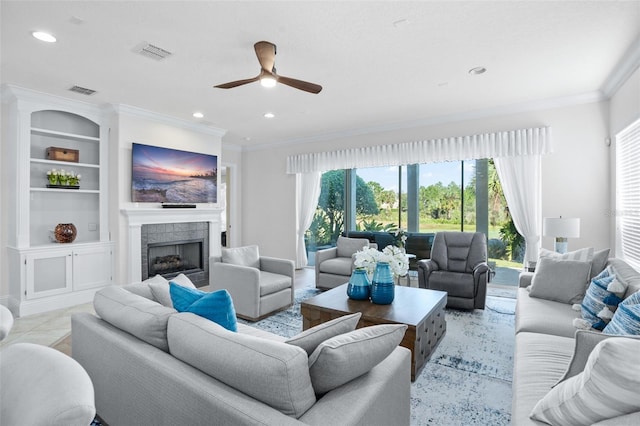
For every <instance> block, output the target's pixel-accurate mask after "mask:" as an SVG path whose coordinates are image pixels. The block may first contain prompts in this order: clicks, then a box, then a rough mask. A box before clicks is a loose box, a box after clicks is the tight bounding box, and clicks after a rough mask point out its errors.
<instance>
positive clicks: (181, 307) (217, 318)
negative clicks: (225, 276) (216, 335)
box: [169, 281, 238, 331]
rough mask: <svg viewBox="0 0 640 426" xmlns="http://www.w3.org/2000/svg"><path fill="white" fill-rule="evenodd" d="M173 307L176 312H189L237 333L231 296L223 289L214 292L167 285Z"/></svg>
mask: <svg viewBox="0 0 640 426" xmlns="http://www.w3.org/2000/svg"><path fill="white" fill-rule="evenodd" d="M169 291H170V293H171V300H172V302H173V307H174V308H175V309H176V310H177V311H178V312H191V313H193V314H196V315H199V316H201V317H204V318H207V319H208V320H210V321H213V322H215V323H217V324H220V325H221V326H223V327H224V328H226V329H227V330H229V331H237V330H238V324H237V320H236V310H235V308H234V307H233V300H231V295H230V294H229V292H228V291H227V290H225V289H222V290H217V291H214V292H211V293H209V292H206V291H200V290H198V289H195V288H187V287H183V286H180V285H178V284H176V283H174V282H173V281H171V282H170V283H169Z"/></svg>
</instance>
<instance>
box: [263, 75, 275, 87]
mask: <svg viewBox="0 0 640 426" xmlns="http://www.w3.org/2000/svg"><path fill="white" fill-rule="evenodd" d="M260 84H261V85H262V87H274V86H275V85H276V79H275V78H273V77H271V76H264V77H262V78H261V79H260Z"/></svg>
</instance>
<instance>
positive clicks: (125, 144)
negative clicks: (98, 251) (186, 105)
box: [109, 106, 224, 284]
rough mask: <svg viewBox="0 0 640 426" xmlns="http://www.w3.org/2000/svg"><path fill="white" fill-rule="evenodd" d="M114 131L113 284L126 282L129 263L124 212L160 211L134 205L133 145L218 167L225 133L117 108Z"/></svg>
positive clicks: (110, 164) (112, 137) (112, 173)
mask: <svg viewBox="0 0 640 426" xmlns="http://www.w3.org/2000/svg"><path fill="white" fill-rule="evenodd" d="M116 110H117V112H116V113H115V118H116V119H115V120H114V125H113V128H112V130H111V140H110V141H109V143H110V144H112V146H111V149H110V159H109V160H110V163H109V173H110V184H112V185H111V187H110V190H111V191H112V193H111V194H110V197H109V199H110V206H109V211H110V213H111V215H110V223H111V239H112V240H114V241H116V256H115V259H116V261H115V267H116V275H115V277H114V283H116V284H120V283H126V282H127V278H126V277H127V275H126V274H127V261H128V259H129V257H130V256H129V253H128V241H129V230H128V226H127V220H126V217H125V216H124V215H123V214H122V212H121V211H120V210H121V209H123V208H127V209H130V208H148V207H152V206H154V207H158V206H159V204H158V203H132V202H131V144H132V143H133V142H136V143H141V144H146V145H155V146H161V147H165V148H175V149H181V150H185V151H194V152H201V153H205V154H213V155H217V156H218V167H219V166H220V163H221V160H222V155H221V154H222V142H221V141H222V135H223V134H224V132H223V131H221V130H219V129H211V128H209V127H205V126H202V127H198V126H196V125H190V124H187V123H184V125H183V123H180V122H179V121H178V120H175V119H170V118H167V117H163V116H160V115H154V114H153V113H147V112H144V111H140V110H137V109H134V108H130V107H122V106H120V107H117V108H116Z"/></svg>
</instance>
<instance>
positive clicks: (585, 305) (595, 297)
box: [578, 269, 625, 330]
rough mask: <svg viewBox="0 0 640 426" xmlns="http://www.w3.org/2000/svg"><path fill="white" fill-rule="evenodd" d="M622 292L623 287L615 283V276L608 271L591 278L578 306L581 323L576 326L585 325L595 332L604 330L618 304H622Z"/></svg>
mask: <svg viewBox="0 0 640 426" xmlns="http://www.w3.org/2000/svg"><path fill="white" fill-rule="evenodd" d="M613 290H620V291H617V292H616V291H613ZM624 290H625V288H624V286H623V285H622V284H620V283H619V282H618V281H616V276H615V275H612V274H611V273H610V272H609V269H605V270H603V271H602V272H600V274H598V275H597V276H595V277H593V278H592V279H591V284H589V287H588V288H587V292H586V294H585V295H584V299H582V304H581V305H580V310H581V312H582V319H583V321H581V322H579V323H578V326H582V325H587V327H591V328H595V329H596V330H602V329H604V327H605V326H606V325H607V323H609V320H611V317H612V316H613V313H614V312H615V310H616V309H617V308H618V304H619V303H620V302H622V299H621V298H620V296H621V295H623V294H624Z"/></svg>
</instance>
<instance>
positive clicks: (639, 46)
mask: <svg viewBox="0 0 640 426" xmlns="http://www.w3.org/2000/svg"><path fill="white" fill-rule="evenodd" d="M638 67H640V37H638V38H637V39H636V41H635V42H634V43H632V44H631V46H630V47H629V49H627V51H626V52H625V54H624V55H623V56H622V59H621V60H620V62H618V64H617V65H616V66H615V67H614V68H613V71H612V72H611V74H609V77H607V79H606V81H605V82H604V84H603V85H602V89H601V90H602V92H603V93H604V94H605V95H606V96H607V97H608V98H610V97H612V96H613V95H614V94H615V93H616V92H617V91H618V89H620V87H621V86H622V85H623V84H624V83H625V82H626V81H627V80H628V79H629V77H631V74H633V73H634V72H635V70H637V69H638Z"/></svg>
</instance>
